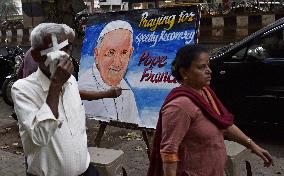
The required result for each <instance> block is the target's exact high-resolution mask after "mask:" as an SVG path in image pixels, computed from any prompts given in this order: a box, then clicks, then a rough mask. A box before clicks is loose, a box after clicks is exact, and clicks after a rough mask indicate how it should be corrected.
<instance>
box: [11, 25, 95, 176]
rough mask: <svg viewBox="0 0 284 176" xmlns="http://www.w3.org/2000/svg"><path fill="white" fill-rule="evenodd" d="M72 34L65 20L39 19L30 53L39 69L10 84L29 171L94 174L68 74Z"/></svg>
mask: <svg viewBox="0 0 284 176" xmlns="http://www.w3.org/2000/svg"><path fill="white" fill-rule="evenodd" d="M74 37H75V33H74V31H73V30H72V29H71V28H70V27H68V26H67V25H63V24H55V23H42V24H40V25H38V26H37V27H35V28H34V29H33V31H32V32H31V46H32V49H31V55H32V57H33V59H34V60H35V61H36V62H37V63H38V65H39V66H38V69H37V71H36V72H34V73H32V74H31V75H30V76H28V77H26V78H24V79H20V80H18V81H17V82H16V83H15V84H14V85H13V87H12V98H13V101H14V108H15V112H16V114H17V116H18V122H19V133H20V136H21V140H22V143H23V148H24V153H25V156H26V158H27V165H28V168H27V172H28V175H31V176H33V175H36V176H78V175H84V176H87V175H96V170H95V168H94V167H93V166H91V165H90V156H89V153H88V149H87V135H86V127H85V112H84V107H83V105H82V102H81V99H80V95H79V91H78V86H77V83H76V80H75V78H74V77H73V76H72V75H71V73H72V72H73V65H72V62H71V60H70V57H69V54H70V51H71V47H72V42H73V40H74ZM52 68H53V69H52Z"/></svg>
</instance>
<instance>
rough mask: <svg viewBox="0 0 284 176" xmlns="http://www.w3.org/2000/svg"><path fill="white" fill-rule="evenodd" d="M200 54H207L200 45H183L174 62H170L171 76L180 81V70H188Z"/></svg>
mask: <svg viewBox="0 0 284 176" xmlns="http://www.w3.org/2000/svg"><path fill="white" fill-rule="evenodd" d="M201 53H208V50H207V49H206V48H204V47H203V46H201V45H195V44H194V45H185V46H183V47H182V48H180V49H179V50H178V51H177V53H176V57H175V60H174V61H173V62H172V75H173V76H174V77H175V78H176V80H177V81H178V82H180V81H182V76H181V75H180V72H179V71H180V69H181V68H185V69H187V68H189V67H190V66H191V63H192V61H193V60H195V59H197V58H198V57H199V55H200V54H201Z"/></svg>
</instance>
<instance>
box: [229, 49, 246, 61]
mask: <svg viewBox="0 0 284 176" xmlns="http://www.w3.org/2000/svg"><path fill="white" fill-rule="evenodd" d="M246 51H247V47H244V48H242V49H240V50H238V51H237V52H236V53H235V54H233V55H232V58H231V59H232V60H242V59H244V56H245V54H246Z"/></svg>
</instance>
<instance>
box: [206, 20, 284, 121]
mask: <svg viewBox="0 0 284 176" xmlns="http://www.w3.org/2000/svg"><path fill="white" fill-rule="evenodd" d="M210 62H211V69H212V72H213V75H212V82H211V86H212V88H213V89H214V90H215V92H216V93H217V95H218V96H219V97H220V99H221V100H222V102H223V103H224V104H225V105H226V107H228V109H229V110H230V111H231V112H232V113H233V114H234V115H235V121H236V123H237V124H239V125H257V126H258V125H261V126H263V125H277V126H284V18H281V19H279V20H277V21H275V22H274V23H272V24H271V25H269V26H266V27H264V28H262V29H261V30H259V31H257V32H255V33H253V34H252V35H250V36H248V37H246V38H245V39H243V40H241V41H240V42H237V43H235V44H230V45H228V46H225V47H223V48H221V49H218V50H215V51H213V52H212V53H211V60H210Z"/></svg>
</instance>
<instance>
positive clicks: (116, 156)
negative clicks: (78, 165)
mask: <svg viewBox="0 0 284 176" xmlns="http://www.w3.org/2000/svg"><path fill="white" fill-rule="evenodd" d="M88 150H89V153H90V157H91V164H93V165H94V166H95V167H96V168H97V169H98V171H99V174H100V175H102V176H121V175H122V163H124V162H123V161H124V155H123V154H124V152H123V151H122V150H113V149H106V148H97V147H88Z"/></svg>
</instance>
